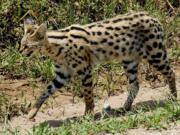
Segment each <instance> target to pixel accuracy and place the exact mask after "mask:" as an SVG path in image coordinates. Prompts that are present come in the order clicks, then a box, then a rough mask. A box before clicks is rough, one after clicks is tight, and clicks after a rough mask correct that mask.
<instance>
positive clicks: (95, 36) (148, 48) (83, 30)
mask: <svg viewBox="0 0 180 135" xmlns="http://www.w3.org/2000/svg"><path fill="white" fill-rule="evenodd" d="M20 52H22V54H25V55H27V56H31V55H37V54H40V55H41V54H43V55H48V56H49V57H50V58H51V59H52V60H53V61H54V65H55V73H56V77H55V78H54V80H52V82H50V84H49V85H48V86H47V89H46V91H45V92H44V93H43V94H42V95H41V96H40V97H39V99H38V100H37V102H36V103H35V105H34V107H33V108H32V110H31V111H30V113H29V118H33V117H34V116H35V115H36V113H37V112H38V110H39V109H40V107H41V105H42V104H43V103H44V101H45V100H46V99H48V97H49V96H50V95H52V94H53V93H54V92H55V91H57V90H58V89H60V88H61V87H63V86H65V85H66V84H67V83H68V82H70V81H72V80H73V79H72V78H73V77H74V76H77V75H78V76H79V77H80V78H81V79H82V89H83V91H82V94H83V97H84V100H85V105H86V108H85V113H88V112H92V111H93V108H94V100H93V90H92V85H93V83H92V74H91V73H92V69H93V68H94V67H95V66H96V64H98V63H103V62H107V61H112V60H116V61H117V62H121V63H122V65H123V67H124V69H125V71H126V73H127V76H128V78H129V88H128V91H129V95H128V98H127V100H126V102H125V104H124V109H125V110H129V109H130V107H131V105H132V103H133V100H134V99H135V97H136V95H137V93H138V90H139V83H138V79H137V72H138V71H137V70H138V64H139V62H140V61H141V60H142V59H145V60H147V61H148V62H149V63H150V65H152V66H153V67H154V68H155V69H157V70H158V71H160V72H161V73H162V74H163V75H164V77H165V79H166V80H167V81H168V84H169V88H170V91H171V94H172V95H173V96H174V97H177V91H176V84H175V75H174V72H173V71H172V69H171V67H170V65H169V61H168V59H167V52H166V49H165V43H164V32H163V28H162V25H161V24H160V22H159V21H158V20H157V19H155V18H153V17H151V16H149V15H148V14H147V13H144V12H137V13H129V14H125V15H119V16H117V17H114V18H112V19H107V20H104V21H100V22H95V23H91V24H87V25H72V26H69V27H67V28H64V29H60V30H56V31H49V30H47V28H46V25H45V24H41V25H40V26H38V25H33V24H32V23H29V22H28V23H25V33H24V36H23V38H22V41H21V48H20Z"/></svg>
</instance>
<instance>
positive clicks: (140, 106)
mask: <svg viewBox="0 0 180 135" xmlns="http://www.w3.org/2000/svg"><path fill="white" fill-rule="evenodd" d="M165 103H167V100H160V101H155V100H148V101H144V102H139V103H137V104H135V105H133V106H132V109H131V110H130V111H124V110H123V108H118V109H111V108H108V109H105V110H103V111H102V112H98V113H96V114H95V115H94V120H96V121H99V120H101V119H106V118H112V117H121V116H125V115H126V114H128V112H132V114H135V113H138V111H139V110H143V111H144V112H148V111H150V110H154V109H155V108H157V107H163V106H165ZM83 117H84V116H79V117H71V118H66V119H65V120H48V121H45V122H43V123H40V125H41V124H44V123H47V124H48V125H49V127H54V128H55V127H59V126H61V125H63V124H68V123H70V122H72V121H80V120H82V118H83Z"/></svg>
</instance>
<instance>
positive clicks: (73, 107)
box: [0, 68, 180, 135]
mask: <svg viewBox="0 0 180 135" xmlns="http://www.w3.org/2000/svg"><path fill="white" fill-rule="evenodd" d="M176 71H177V74H176V82H177V89H178V98H180V72H179V71H180V68H177V69H176ZM21 83H22V84H21V85H20V84H17V85H13V84H12V86H11V84H9V85H5V83H1V85H0V87H2V86H3V85H5V86H3V88H5V90H6V91H8V90H9V89H11V90H12V89H14V90H15V89H16V90H18V89H19V87H20V86H21V87H22V85H23V89H24V93H26V96H27V97H28V98H29V97H31V96H32V93H29V92H28V90H27V88H28V86H26V85H27V81H24V82H21ZM39 85H40V86H41V85H42V84H39ZM38 89H39V88H37V89H35V90H37V91H38ZM37 91H34V93H33V95H39V94H40V93H39V92H37ZM14 92H15V91H14ZM20 93H21V92H20V91H19V94H20ZM167 93H169V91H168V87H167V86H165V87H159V88H154V89H152V88H151V87H150V86H149V85H148V84H140V91H139V93H138V96H137V98H136V100H135V102H134V103H133V106H134V107H138V106H142V105H143V104H145V103H148V104H151V103H152V102H153V101H158V100H161V101H163V100H165V99H167ZM11 94H12V91H11ZM16 94H17V91H16ZM27 97H26V98H27ZM126 97H127V92H124V93H122V94H119V95H117V96H111V97H110V98H109V99H108V101H109V103H110V104H111V107H112V108H119V107H122V105H123V103H124V101H125V100H126ZM14 98H16V97H14ZM29 100H33V99H32V98H29ZM47 104H48V105H47ZM47 104H46V105H43V107H42V109H41V110H40V111H39V112H38V114H37V116H36V117H35V120H33V121H32V120H28V119H27V114H21V115H20V116H17V117H14V118H12V120H11V121H9V122H8V125H7V127H9V129H10V130H14V129H17V130H19V131H20V132H21V133H22V134H25V133H27V132H31V130H32V127H33V126H36V125H38V124H40V123H43V122H45V121H46V122H48V123H49V124H50V126H51V127H57V126H59V125H60V121H62V120H64V119H66V118H71V117H74V116H82V115H83V113H84V103H83V102H82V101H81V100H76V102H75V103H73V102H72V96H71V94H66V95H62V94H60V93H57V94H56V95H55V96H54V98H50V99H49V101H48V103H47ZM103 104H104V100H103V99H101V100H96V107H95V112H99V111H101V110H102V108H103ZM47 106H48V107H47ZM50 106H51V107H50ZM4 126H5V125H1V128H3V127H4ZM102 134H104V133H102ZM125 134H127V135H180V125H179V126H176V127H171V128H170V129H168V130H162V131H156V130H146V129H143V128H138V129H130V130H128V131H127V132H126V133H125Z"/></svg>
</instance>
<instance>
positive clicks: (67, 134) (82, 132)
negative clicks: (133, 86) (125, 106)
mask: <svg viewBox="0 0 180 135" xmlns="http://www.w3.org/2000/svg"><path fill="white" fill-rule="evenodd" d="M147 112H148V113H147ZM179 120H180V102H174V101H168V102H167V101H166V102H165V103H163V106H162V105H160V103H159V104H158V103H157V104H156V106H155V108H154V109H152V108H150V107H148V106H146V107H142V108H139V109H135V110H134V112H128V113H126V115H125V116H123V115H122V116H121V117H119V118H117V117H111V118H104V119H103V118H102V119H100V120H94V119H93V117H92V116H85V117H83V118H79V119H76V120H73V119H72V120H67V121H63V123H62V124H61V125H60V127H58V128H50V127H49V125H48V123H42V124H40V125H39V126H37V127H34V129H33V131H32V132H31V133H29V135H44V134H46V135H89V134H97V133H113V134H114V133H123V132H125V131H127V130H128V129H133V128H138V127H143V128H146V129H156V130H160V129H167V128H168V127H170V126H174V125H179V124H180V121H179ZM5 129H6V128H5ZM5 133H6V134H9V133H10V132H8V131H5ZM13 134H16V135H19V133H18V131H14V132H13Z"/></svg>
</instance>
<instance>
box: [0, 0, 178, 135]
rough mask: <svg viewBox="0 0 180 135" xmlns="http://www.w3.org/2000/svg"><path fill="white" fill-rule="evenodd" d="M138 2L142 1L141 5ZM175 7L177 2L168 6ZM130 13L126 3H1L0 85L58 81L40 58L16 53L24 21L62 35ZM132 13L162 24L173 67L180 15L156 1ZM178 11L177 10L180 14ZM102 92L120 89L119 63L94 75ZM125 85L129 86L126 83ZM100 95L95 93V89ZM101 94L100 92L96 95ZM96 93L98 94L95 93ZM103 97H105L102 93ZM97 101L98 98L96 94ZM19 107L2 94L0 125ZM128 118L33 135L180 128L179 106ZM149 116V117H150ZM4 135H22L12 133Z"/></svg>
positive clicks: (38, 131)
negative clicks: (142, 12)
mask: <svg viewBox="0 0 180 135" xmlns="http://www.w3.org/2000/svg"><path fill="white" fill-rule="evenodd" d="M137 1H138V0H137ZM170 2H171V3H173V4H174V3H176V4H174V5H173V6H176V7H178V6H177V1H176V0H170ZM129 10H130V7H129V3H128V0H123V1H121V0H39V1H36V0H31V1H26V0H1V1H0V20H1V22H0V82H1V81H2V79H1V76H3V78H5V79H9V78H11V79H23V78H32V79H33V80H34V79H36V78H39V77H41V78H42V79H41V80H43V81H45V82H48V81H49V80H51V79H52V78H53V76H54V74H53V65H52V62H51V60H49V59H46V60H42V59H41V58H27V57H24V56H22V55H21V54H20V53H19V52H18V48H19V46H20V40H21V38H22V36H23V20H24V19H25V18H27V17H29V16H31V17H33V18H34V19H36V21H37V22H38V23H42V22H44V21H46V22H47V23H48V28H49V29H59V28H63V27H66V26H69V25H71V24H74V23H80V24H86V23H91V22H95V21H99V20H103V19H105V18H110V17H112V16H115V15H117V14H122V13H126V12H128V11H129ZM132 10H135V11H139V10H145V11H147V12H149V13H150V14H152V15H153V16H155V17H157V18H159V20H160V21H161V22H162V24H163V26H164V29H165V38H166V40H167V48H168V52H169V57H170V59H171V61H179V60H180V46H179V44H180V42H179V41H180V39H179V36H180V27H179V26H180V14H179V13H178V12H177V13H176V14H175V15H172V16H169V13H168V10H166V9H165V8H160V5H157V4H156V3H155V0H147V1H146V4H143V5H142V4H140V3H139V2H136V1H135V0H134V1H133V6H132ZM177 11H178V10H177ZM99 75H105V78H106V80H105V81H104V80H103V81H101V82H99V81H98V76H99ZM93 76H94V80H95V82H97V84H95V85H96V86H97V88H98V89H102V90H107V91H106V92H107V93H108V95H111V93H114V92H115V91H116V89H117V88H116V87H115V86H116V84H118V85H119V83H122V85H124V81H123V82H122V80H121V78H122V76H123V70H122V69H121V67H120V66H119V64H117V63H111V64H108V65H107V64H105V65H100V66H99V67H97V69H95V72H94V74H93ZM125 83H126V81H125ZM73 85H74V86H73V87H74V88H73V89H74V90H75V91H77V92H79V90H80V85H79V82H77V83H75V84H73ZM95 90H96V87H95ZM98 91H99V90H98ZM95 92H96V91H95ZM103 92H104V91H102V93H103ZM97 95H98V93H97ZM17 109H19V108H18V107H17V105H16V104H13V103H12V101H10V98H9V97H7V96H6V94H4V93H2V92H1V91H0V122H2V121H3V122H4V123H5V122H6V120H7V119H10V118H11V117H12V116H14V115H15V114H16V115H17V114H18V112H19V111H18V110H17ZM145 110H146V111H144V109H138V110H137V112H129V113H127V114H126V116H123V117H120V118H117V117H115V118H108V119H102V120H100V121H95V120H93V119H92V118H91V117H86V118H82V119H80V120H77V121H74V120H72V121H70V122H67V123H66V122H65V123H64V124H63V125H62V126H60V127H59V128H58V129H52V128H49V127H48V125H47V124H46V123H45V124H42V125H40V126H38V127H36V128H34V130H33V134H34V135H41V134H42V135H43V134H47V135H48V134H49V135H51V134H53V135H54V134H62V135H63V134H64V135H67V134H68V135H70V134H82V135H83V134H95V133H100V132H107V133H117V132H124V131H126V130H127V129H130V128H136V127H145V128H153V129H166V128H168V126H170V124H172V123H173V124H178V123H180V121H179V119H180V116H179V115H180V103H179V102H168V103H166V104H165V106H163V107H159V106H158V105H157V107H156V108H155V109H154V110H151V109H149V108H146V109H145ZM146 112H150V113H148V114H146ZM5 134H17V135H18V134H19V133H18V132H16V131H13V132H9V131H8V130H6V128H5Z"/></svg>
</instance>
